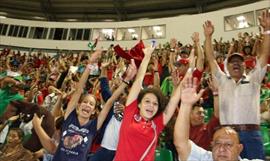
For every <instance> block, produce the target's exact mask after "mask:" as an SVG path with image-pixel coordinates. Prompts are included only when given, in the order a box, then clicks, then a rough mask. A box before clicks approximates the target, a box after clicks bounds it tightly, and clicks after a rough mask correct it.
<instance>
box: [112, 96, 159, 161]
mask: <svg viewBox="0 0 270 161" xmlns="http://www.w3.org/2000/svg"><path fill="white" fill-rule="evenodd" d="M135 116H140V115H139V110H138V102H137V100H135V101H134V102H132V103H131V104H130V105H128V106H127V107H126V108H125V111H124V118H123V121H122V125H121V128H120V135H119V143H118V147H117V151H116V154H115V158H114V161H138V160H140V158H141V157H142V155H143V153H144V152H145V151H146V149H147V148H148V146H149V145H150V144H151V142H152V141H153V139H154V129H153V128H152V126H151V125H152V121H145V120H144V119H143V118H142V117H141V119H140V120H139V121H137V120H135ZM153 122H154V123H155V125H156V133H157V136H156V140H155V142H154V144H153V145H152V147H151V149H150V150H149V152H148V154H147V155H146V157H145V158H144V161H153V160H154V159H155V149H156V145H157V141H158V136H159V134H160V133H161V131H162V130H163V128H164V124H163V113H161V114H159V115H157V116H156V117H154V119H153Z"/></svg>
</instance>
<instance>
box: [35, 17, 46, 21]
mask: <svg viewBox="0 0 270 161" xmlns="http://www.w3.org/2000/svg"><path fill="white" fill-rule="evenodd" d="M33 18H34V19H37V20H45V19H46V18H45V17H39V16H34V17H33Z"/></svg>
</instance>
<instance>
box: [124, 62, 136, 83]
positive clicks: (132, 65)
mask: <svg viewBox="0 0 270 161" xmlns="http://www.w3.org/2000/svg"><path fill="white" fill-rule="evenodd" d="M136 73H137V66H136V65H135V62H134V59H131V63H130V64H129V66H128V68H127V70H126V78H125V80H126V81H130V80H132V79H133V78H134V76H135V75H136Z"/></svg>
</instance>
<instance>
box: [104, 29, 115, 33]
mask: <svg viewBox="0 0 270 161" xmlns="http://www.w3.org/2000/svg"><path fill="white" fill-rule="evenodd" d="M101 32H102V33H104V34H112V33H113V32H114V30H113V29H102V30H101Z"/></svg>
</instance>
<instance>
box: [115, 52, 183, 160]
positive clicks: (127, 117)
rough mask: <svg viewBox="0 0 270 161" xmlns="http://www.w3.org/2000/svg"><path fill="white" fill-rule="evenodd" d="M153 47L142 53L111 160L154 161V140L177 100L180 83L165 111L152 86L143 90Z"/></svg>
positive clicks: (162, 101) (161, 99)
mask: <svg viewBox="0 0 270 161" xmlns="http://www.w3.org/2000/svg"><path fill="white" fill-rule="evenodd" d="M153 51H154V48H153V47H148V48H145V49H144V50H143V52H144V58H143V60H142V63H141V64H140V67H139V70H138V73H137V76H136V79H135V81H134V83H133V85H132V87H131V89H130V91H129V94H128V98H127V101H126V108H125V110H124V118H123V122H122V125H121V128H120V136H119V143H118V147H117V151H116V155H115V158H114V161H124V160H137V161H141V160H144V161H146V160H147V161H148V160H149V161H153V160H154V154H155V149H156V145H157V140H158V139H157V138H158V136H159V134H160V133H161V131H162V130H163V128H164V126H165V125H166V124H167V123H168V122H169V120H170V119H171V117H172V115H173V113H174V111H175V109H176V107H177V105H178V102H179V99H180V84H179V85H178V86H177V88H176V89H175V90H174V92H173V94H172V96H171V98H170V100H169V103H168V104H167V106H166V108H165V105H166V103H165V97H164V96H163V95H162V93H161V91H160V89H157V88H155V87H153V88H147V89H143V90H141V89H142V83H143V79H144V76H145V72H146V70H147V66H148V63H149V61H150V58H151V54H152V53H153Z"/></svg>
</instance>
